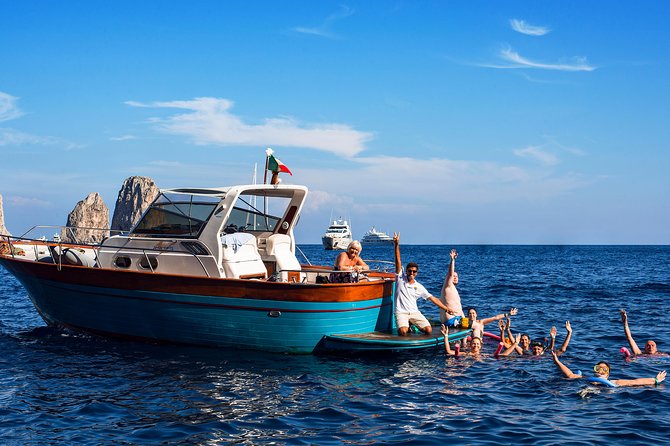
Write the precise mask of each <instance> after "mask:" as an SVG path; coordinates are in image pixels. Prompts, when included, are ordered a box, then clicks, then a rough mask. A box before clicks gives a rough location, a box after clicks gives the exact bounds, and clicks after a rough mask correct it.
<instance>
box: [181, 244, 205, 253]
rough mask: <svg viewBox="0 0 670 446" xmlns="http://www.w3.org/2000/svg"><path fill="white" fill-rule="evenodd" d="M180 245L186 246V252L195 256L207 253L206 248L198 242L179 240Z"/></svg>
mask: <svg viewBox="0 0 670 446" xmlns="http://www.w3.org/2000/svg"><path fill="white" fill-rule="evenodd" d="M181 245H182V246H183V247H184V248H186V250H187V251H188V252H190V253H191V254H195V255H196V256H206V255H207V254H209V253H208V252H207V249H205V247H204V246H202V245H201V244H200V243H198V242H181Z"/></svg>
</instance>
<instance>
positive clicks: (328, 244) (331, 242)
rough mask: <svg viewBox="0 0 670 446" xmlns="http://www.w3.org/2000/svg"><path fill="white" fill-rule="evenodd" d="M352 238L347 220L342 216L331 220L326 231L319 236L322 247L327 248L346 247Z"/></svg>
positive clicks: (338, 248)
mask: <svg viewBox="0 0 670 446" xmlns="http://www.w3.org/2000/svg"><path fill="white" fill-rule="evenodd" d="M352 240H353V239H352V237H351V227H350V226H349V222H348V221H347V220H343V219H342V217H340V218H339V219H337V220H333V222H332V223H331V225H330V226H328V229H327V230H326V233H325V234H323V237H321V242H322V243H323V247H324V248H325V249H329V250H341V249H347V246H349V243H351V241H352Z"/></svg>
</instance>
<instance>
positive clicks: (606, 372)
mask: <svg viewBox="0 0 670 446" xmlns="http://www.w3.org/2000/svg"><path fill="white" fill-rule="evenodd" d="M593 371H594V372H595V374H596V376H597V377H599V378H605V379H607V378H608V377H609V376H610V365H609V364H608V363H606V362H605V361H600V362H599V363H598V364H596V365H594V366H593Z"/></svg>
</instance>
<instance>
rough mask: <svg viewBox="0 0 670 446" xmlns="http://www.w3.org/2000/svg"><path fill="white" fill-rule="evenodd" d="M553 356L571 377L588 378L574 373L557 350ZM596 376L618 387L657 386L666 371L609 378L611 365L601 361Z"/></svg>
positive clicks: (596, 367) (662, 379) (594, 369)
mask: <svg viewBox="0 0 670 446" xmlns="http://www.w3.org/2000/svg"><path fill="white" fill-rule="evenodd" d="M551 357H552V358H553V359H554V363H555V364H556V365H557V366H558V368H559V370H560V371H561V372H562V373H563V375H565V377H566V378H569V379H577V378H587V379H588V377H586V376H582V375H578V374H576V373H573V372H572V370H570V369H569V368H568V367H567V366H566V365H565V364H563V363H562V362H561V361H560V360H559V359H558V356H556V352H551ZM593 372H594V378H596V380H597V381H601V380H604V381H605V382H609V383H612V384H613V385H614V386H617V387H632V386H657V385H659V384H660V383H662V382H663V381H664V380H665V375H666V372H665V370H661V371H660V372H658V373H657V374H656V376H655V377H654V378H635V379H609V377H610V366H609V364H607V363H606V362H605V361H600V362H599V363H597V364H596V365H595V366H594V367H593Z"/></svg>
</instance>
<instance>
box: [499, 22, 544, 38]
mask: <svg viewBox="0 0 670 446" xmlns="http://www.w3.org/2000/svg"><path fill="white" fill-rule="evenodd" d="M509 24H510V26H511V27H512V29H513V30H514V31H516V32H519V33H521V34H526V35H529V36H544V35H545V34H547V33H549V32H550V31H551V30H550V29H549V28H547V27H546V26H535V25H531V24H529V23H526V21H525V20H519V19H511V20H510V21H509Z"/></svg>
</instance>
